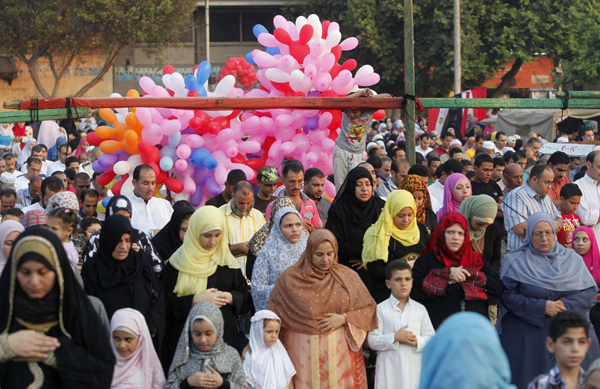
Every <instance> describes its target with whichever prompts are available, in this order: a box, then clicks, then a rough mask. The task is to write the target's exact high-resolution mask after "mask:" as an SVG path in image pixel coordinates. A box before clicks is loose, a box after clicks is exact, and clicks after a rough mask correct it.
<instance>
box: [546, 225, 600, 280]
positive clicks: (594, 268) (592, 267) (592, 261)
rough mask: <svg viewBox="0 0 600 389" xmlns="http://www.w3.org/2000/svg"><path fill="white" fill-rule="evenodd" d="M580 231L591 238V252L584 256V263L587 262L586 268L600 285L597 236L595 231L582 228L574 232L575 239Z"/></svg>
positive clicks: (585, 227) (599, 254)
mask: <svg viewBox="0 0 600 389" xmlns="http://www.w3.org/2000/svg"><path fill="white" fill-rule="evenodd" d="M578 231H583V232H585V233H586V234H587V236H588V237H589V238H590V250H589V251H588V252H587V253H586V254H585V255H584V256H583V262H585V266H586V267H587V268H588V270H589V271H590V273H591V274H592V277H594V281H596V284H597V285H600V249H598V243H597V241H596V234H594V230H592V229H591V228H590V227H587V226H581V227H577V228H576V229H575V231H573V239H574V238H575V234H576V233H577V232H578ZM555 244H556V243H555ZM571 247H573V240H571Z"/></svg>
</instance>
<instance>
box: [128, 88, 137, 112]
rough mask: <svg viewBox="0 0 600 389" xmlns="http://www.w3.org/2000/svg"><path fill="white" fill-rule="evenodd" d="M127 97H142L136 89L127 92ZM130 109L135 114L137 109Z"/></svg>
mask: <svg viewBox="0 0 600 389" xmlns="http://www.w3.org/2000/svg"><path fill="white" fill-rule="evenodd" d="M127 97H140V93H139V92H138V91H136V90H135V89H129V90H128V91H127ZM129 109H130V110H131V112H133V113H135V110H136V108H135V107H130V108H129Z"/></svg>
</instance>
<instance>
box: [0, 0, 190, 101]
mask: <svg viewBox="0 0 600 389" xmlns="http://www.w3.org/2000/svg"><path fill="white" fill-rule="evenodd" d="M195 4H196V1H194V0H136V1H131V0H56V1H40V0H0V30H1V31H2V32H3V36H2V39H1V40H0V50H3V51H6V52H9V53H11V54H13V55H14V56H16V57H17V58H18V59H19V60H21V61H22V62H24V63H25V64H26V65H27V68H28V70H29V73H30V75H31V79H32V80H33V82H34V84H35V87H36V89H37V90H38V91H39V92H40V94H41V95H42V96H43V97H56V94H57V92H58V88H59V86H60V84H61V80H62V78H63V76H64V75H65V72H66V71H67V69H68V68H69V66H70V65H71V64H72V63H73V60H74V59H75V58H77V57H78V56H80V55H82V54H83V53H85V52H89V51H92V50H96V51H101V52H104V53H105V54H106V60H105V61H104V64H103V66H102V68H101V69H99V74H98V75H97V76H95V77H94V79H93V80H91V81H90V82H89V83H88V84H86V85H84V86H83V87H82V88H81V89H80V90H79V91H78V92H77V93H76V94H75V96H81V95H83V94H84V93H85V92H87V91H88V90H90V89H91V88H92V87H93V86H94V85H96V84H97V83H98V82H99V81H100V80H101V79H102V77H103V76H104V75H105V74H106V72H108V70H109V69H110V68H111V66H112V65H113V64H114V62H115V60H116V59H117V57H118V55H119V54H120V53H121V51H122V50H123V48H124V47H125V46H127V45H135V44H144V45H145V46H146V47H147V50H149V51H153V50H156V49H157V48H159V47H161V46H164V45H166V44H168V43H171V42H176V41H177V39H178V38H179V35H180V34H181V32H183V31H185V30H186V29H189V24H190V23H191V22H192V14H193V11H194V9H195ZM43 57H45V58H47V60H48V62H49V65H50V69H51V71H52V75H53V77H54V87H53V88H52V91H49V90H46V88H44V86H43V85H42V84H41V82H40V79H39V76H38V74H37V72H36V69H37V65H38V61H39V59H40V58H43Z"/></svg>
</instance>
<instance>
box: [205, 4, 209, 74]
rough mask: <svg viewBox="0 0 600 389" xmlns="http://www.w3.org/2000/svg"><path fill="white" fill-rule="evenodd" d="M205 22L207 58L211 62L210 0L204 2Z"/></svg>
mask: <svg viewBox="0 0 600 389" xmlns="http://www.w3.org/2000/svg"><path fill="white" fill-rule="evenodd" d="M204 23H205V24H206V60H207V61H208V62H210V4H209V0H205V3H204Z"/></svg>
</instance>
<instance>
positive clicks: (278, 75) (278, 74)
mask: <svg viewBox="0 0 600 389" xmlns="http://www.w3.org/2000/svg"><path fill="white" fill-rule="evenodd" d="M265 74H266V76H267V78H268V79H269V80H271V81H273V82H288V81H289V80H290V75H289V74H287V73H286V72H284V71H283V70H281V69H277V68H270V69H267V70H266V72H265Z"/></svg>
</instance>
